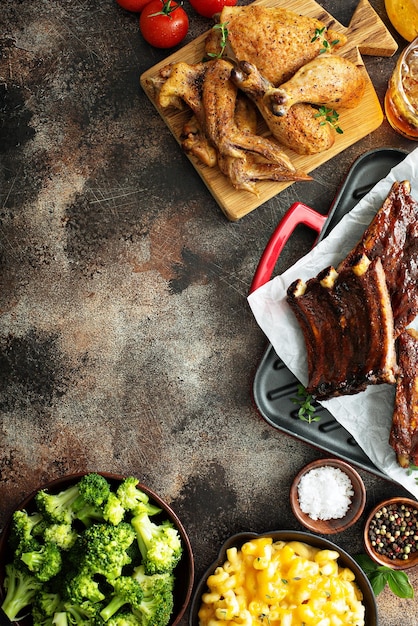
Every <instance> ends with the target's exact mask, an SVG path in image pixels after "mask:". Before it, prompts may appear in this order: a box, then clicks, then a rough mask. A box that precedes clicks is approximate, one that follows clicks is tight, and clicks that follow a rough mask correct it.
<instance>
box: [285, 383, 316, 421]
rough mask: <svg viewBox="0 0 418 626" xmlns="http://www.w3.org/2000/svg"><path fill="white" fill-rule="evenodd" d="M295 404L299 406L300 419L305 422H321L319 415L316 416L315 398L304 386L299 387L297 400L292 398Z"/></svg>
mask: <svg viewBox="0 0 418 626" xmlns="http://www.w3.org/2000/svg"><path fill="white" fill-rule="evenodd" d="M290 399H291V401H292V402H293V404H298V405H299V411H298V417H299V419H301V420H302V421H303V422H308V424H311V423H312V422H319V420H320V419H321V418H320V417H319V415H315V411H316V407H315V405H314V402H315V400H314V398H313V396H312V395H311V394H310V393H308V392H307V391H306V389H305V387H304V386H303V385H298V393H297V396H296V398H290Z"/></svg>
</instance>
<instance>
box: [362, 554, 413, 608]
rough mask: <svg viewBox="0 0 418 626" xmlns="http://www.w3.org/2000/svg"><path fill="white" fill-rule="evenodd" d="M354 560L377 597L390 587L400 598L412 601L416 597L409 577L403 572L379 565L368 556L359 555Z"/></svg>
mask: <svg viewBox="0 0 418 626" xmlns="http://www.w3.org/2000/svg"><path fill="white" fill-rule="evenodd" d="M354 560H355V561H357V563H358V564H359V565H360V567H361V569H362V570H363V571H364V573H365V574H366V576H367V578H368V579H369V581H370V584H371V586H372V589H373V593H374V595H375V596H378V595H379V593H380V592H381V591H383V589H384V588H385V587H386V585H388V586H389V589H390V590H391V591H392V593H394V594H395V596H398V598H407V599H411V598H413V597H414V588H413V587H412V585H411V583H410V581H409V578H408V575H407V574H406V573H405V572H404V571H403V570H394V569H392V568H391V567H388V566H387V565H378V564H377V563H375V562H374V561H373V560H372V559H371V558H370V557H369V556H367V554H358V555H357V556H355V557H354Z"/></svg>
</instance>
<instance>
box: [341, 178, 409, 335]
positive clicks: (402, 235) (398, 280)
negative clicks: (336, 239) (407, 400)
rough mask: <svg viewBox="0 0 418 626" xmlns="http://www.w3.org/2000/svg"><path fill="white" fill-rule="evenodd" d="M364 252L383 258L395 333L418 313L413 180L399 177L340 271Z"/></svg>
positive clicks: (398, 333)
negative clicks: (401, 179)
mask: <svg viewBox="0 0 418 626" xmlns="http://www.w3.org/2000/svg"><path fill="white" fill-rule="evenodd" d="M363 254H365V255H367V256H368V257H369V258H370V259H374V258H377V257H379V258H380V259H381V261H382V265H383V269H384V272H385V275H386V281H387V285H388V290H389V294H390V298H391V303H392V310H393V318H394V328H395V337H397V336H399V335H400V334H401V333H402V332H403V331H404V330H405V328H406V327H407V326H408V324H410V323H411V321H412V320H413V319H414V318H415V317H416V315H417V313H418V203H417V202H416V201H415V200H414V198H413V197H412V196H411V184H410V182H409V181H407V180H404V181H402V182H399V181H396V182H395V183H393V185H392V187H391V189H390V192H389V194H388V196H387V198H386V200H385V201H384V203H383V205H382V207H381V208H380V209H379V211H378V212H377V213H376V215H375V217H374V219H373V220H372V222H371V224H370V226H369V227H368V228H367V229H366V231H365V233H364V235H363V237H362V238H361V240H360V241H359V243H358V244H357V245H356V246H355V247H354V248H353V250H352V251H351V252H350V253H349V254H348V255H347V257H346V258H345V259H344V260H343V261H342V262H341V263H340V265H339V267H338V268H337V271H338V272H340V271H342V270H343V269H345V268H347V267H349V266H350V265H351V264H353V263H355V262H356V260H357V259H358V258H359V257H361V256H362V255H363Z"/></svg>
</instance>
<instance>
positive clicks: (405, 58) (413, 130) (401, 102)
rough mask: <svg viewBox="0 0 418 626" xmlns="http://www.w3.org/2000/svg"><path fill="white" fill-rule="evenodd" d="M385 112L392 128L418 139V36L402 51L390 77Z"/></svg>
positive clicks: (407, 136) (409, 137)
mask: <svg viewBox="0 0 418 626" xmlns="http://www.w3.org/2000/svg"><path fill="white" fill-rule="evenodd" d="M385 112H386V117H387V119H388V122H389V124H390V125H391V126H392V128H394V129H395V130H396V131H397V132H398V133H400V134H401V135H403V137H406V138H407V139H413V140H415V141H418V37H417V38H416V39H414V40H413V41H412V42H411V43H410V44H409V46H407V47H406V48H405V50H404V51H403V52H402V53H401V55H400V57H399V59H398V62H397V64H396V67H395V69H394V71H393V74H392V76H391V77H390V80H389V84H388V89H387V91H386V95H385Z"/></svg>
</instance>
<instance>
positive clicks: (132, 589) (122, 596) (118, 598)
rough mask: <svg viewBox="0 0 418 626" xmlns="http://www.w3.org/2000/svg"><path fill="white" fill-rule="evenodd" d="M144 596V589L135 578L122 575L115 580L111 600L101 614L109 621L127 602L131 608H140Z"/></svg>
mask: <svg viewBox="0 0 418 626" xmlns="http://www.w3.org/2000/svg"><path fill="white" fill-rule="evenodd" d="M142 596H143V594H142V589H141V587H140V585H139V583H138V582H137V581H136V580H135V579H134V578H131V577H130V576H121V577H120V578H117V579H116V580H115V581H114V583H113V593H112V596H111V599H110V602H109V603H108V604H107V605H106V606H105V607H104V608H103V609H102V610H101V611H100V615H101V617H102V618H103V619H104V621H105V622H107V620H108V619H110V618H111V617H112V616H113V615H114V614H115V613H116V612H117V611H119V609H120V608H122V607H123V606H124V605H125V604H128V605H129V606H130V608H131V609H138V608H139V606H140V604H141V601H142Z"/></svg>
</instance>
